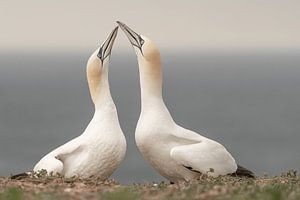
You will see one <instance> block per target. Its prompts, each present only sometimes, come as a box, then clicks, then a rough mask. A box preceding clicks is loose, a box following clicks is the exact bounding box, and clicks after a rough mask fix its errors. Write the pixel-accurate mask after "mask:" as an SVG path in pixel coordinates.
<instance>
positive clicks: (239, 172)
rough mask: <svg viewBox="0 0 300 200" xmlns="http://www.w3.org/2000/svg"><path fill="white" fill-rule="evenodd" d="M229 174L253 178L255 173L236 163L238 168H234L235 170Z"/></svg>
mask: <svg viewBox="0 0 300 200" xmlns="http://www.w3.org/2000/svg"><path fill="white" fill-rule="evenodd" d="M229 175H231V176H244V177H248V178H255V175H254V173H253V172H252V171H250V170H249V169H246V168H245V167H243V166H240V165H238V168H237V170H236V172H234V173H232V174H229Z"/></svg>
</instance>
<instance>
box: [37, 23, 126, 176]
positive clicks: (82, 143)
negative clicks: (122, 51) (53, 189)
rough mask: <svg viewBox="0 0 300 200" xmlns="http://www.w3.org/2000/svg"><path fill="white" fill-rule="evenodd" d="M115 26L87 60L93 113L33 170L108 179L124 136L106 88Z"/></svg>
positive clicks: (123, 147) (120, 156) (122, 152)
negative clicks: (77, 132) (84, 125)
mask: <svg viewBox="0 0 300 200" xmlns="http://www.w3.org/2000/svg"><path fill="white" fill-rule="evenodd" d="M117 31H118V27H116V28H115V29H114V30H113V31H112V32H111V34H110V35H109V37H108V38H107V39H106V41H105V42H104V43H103V44H102V45H101V47H100V48H98V49H97V50H96V51H95V52H94V53H93V54H92V55H91V57H90V58H89V60H88V62H87V79H88V85H89V90H90V93H91V98H92V101H93V103H94V104H95V113H94V116H93V118H92V120H91V121H90V123H89V125H88V126H87V128H86V129H85V131H84V132H83V133H82V134H81V135H80V136H78V137H76V138H74V139H73V140H71V141H69V142H67V143H66V144H64V145H62V146H60V147H58V148H56V149H55V150H53V151H52V152H50V153H49V154H47V155H46V156H44V157H43V158H42V159H41V160H40V161H39V162H38V163H37V164H36V165H35V167H34V169H33V171H34V172H38V171H40V170H43V169H44V170H47V173H48V174H50V173H53V174H56V173H59V174H61V175H63V176H65V177H72V176H78V177H83V178H86V177H90V176H95V177H98V178H100V179H103V180H104V179H107V178H108V177H109V176H110V175H111V174H112V173H113V172H114V171H115V170H116V168H117V167H118V166H119V164H120V163H121V161H122V160H123V158H124V156H125V152H126V140H125V137H124V135H123V132H122V130H121V128H120V125H119V120H118V114H117V110H116V106H115V104H114V102H113V99H112V97H111V94H110V90H109V81H108V65H109V60H110V54H111V49H112V46H113V43H114V40H115V38H116V36H117Z"/></svg>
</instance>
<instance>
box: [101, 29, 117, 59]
mask: <svg viewBox="0 0 300 200" xmlns="http://www.w3.org/2000/svg"><path fill="white" fill-rule="evenodd" d="M117 34H118V26H117V27H116V28H114V30H113V31H112V32H111V33H110V34H109V36H108V38H107V39H106V40H105V42H104V43H103V44H102V45H101V47H100V49H99V52H98V54H97V56H98V58H100V60H101V61H102V62H103V61H104V60H105V58H107V57H109V56H110V54H111V50H112V47H113V44H114V41H115V39H116V37H117Z"/></svg>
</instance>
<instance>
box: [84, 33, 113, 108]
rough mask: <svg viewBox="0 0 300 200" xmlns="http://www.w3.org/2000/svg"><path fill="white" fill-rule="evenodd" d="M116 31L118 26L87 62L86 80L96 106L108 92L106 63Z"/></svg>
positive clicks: (107, 63)
mask: <svg viewBox="0 0 300 200" xmlns="http://www.w3.org/2000/svg"><path fill="white" fill-rule="evenodd" d="M117 32H118V27H116V28H115V29H114V30H113V31H112V32H111V33H110V35H109V36H108V38H107V39H106V40H105V41H104V42H103V44H102V45H101V47H100V48H98V49H97V50H96V51H95V52H94V53H93V54H92V55H91V56H90V58H89V60H88V63H87V80H88V84H89V89H90V93H91V98H92V100H93V102H94V104H95V106H96V107H97V106H98V104H100V103H101V102H103V101H105V100H106V98H105V96H107V92H109V83H108V65H109V59H110V55H111V50H112V47H113V44H114V40H115V38H116V36H117Z"/></svg>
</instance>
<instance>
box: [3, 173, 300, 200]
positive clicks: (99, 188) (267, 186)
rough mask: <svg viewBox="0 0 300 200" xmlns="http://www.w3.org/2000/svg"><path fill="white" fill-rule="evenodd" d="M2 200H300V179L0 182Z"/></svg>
mask: <svg viewBox="0 0 300 200" xmlns="http://www.w3.org/2000/svg"><path fill="white" fill-rule="evenodd" d="M2 199H14V200H17V199H109V200H119V199H130V200H131V199H159V200H160V199H200V200H201V199H217V200H220V199H228V200H229V199H230V200H231V199H233V200H247V199H249V200H250V199H251V200H252V199H264V200H273V199H274V200H281V199H291V200H292V199H295V200H297V199H300V177H299V176H297V173H296V171H289V172H287V173H284V174H283V175H281V176H275V177H266V176H265V177H258V178H256V179H250V178H237V177H218V178H209V177H202V178H201V179H200V180H197V181H193V182H190V183H187V182H183V183H177V184H169V183H158V184H156V183H151V184H150V183H149V184H146V185H145V184H133V185H129V186H124V185H120V184H119V183H117V182H115V181H113V180H108V181H100V180H97V179H94V178H90V179H78V178H62V177H39V178H35V177H28V178H22V179H20V180H12V179H10V178H9V177H1V178H0V200H2Z"/></svg>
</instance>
